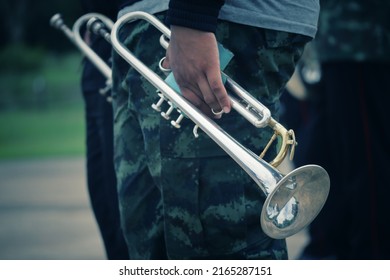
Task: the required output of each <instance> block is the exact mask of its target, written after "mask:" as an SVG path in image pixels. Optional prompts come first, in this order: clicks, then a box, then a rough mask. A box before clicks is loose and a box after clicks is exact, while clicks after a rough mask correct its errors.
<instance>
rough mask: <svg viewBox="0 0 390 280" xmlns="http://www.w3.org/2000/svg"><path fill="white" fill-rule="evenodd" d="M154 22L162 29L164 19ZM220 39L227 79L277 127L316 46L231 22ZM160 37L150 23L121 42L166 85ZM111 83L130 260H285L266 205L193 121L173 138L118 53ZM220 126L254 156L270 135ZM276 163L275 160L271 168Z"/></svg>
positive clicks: (152, 96)
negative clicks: (290, 88)
mask: <svg viewBox="0 0 390 280" xmlns="http://www.w3.org/2000/svg"><path fill="white" fill-rule="evenodd" d="M133 2H134V1H133ZM141 2H142V1H141ZM171 2H172V1H171ZM176 2H177V1H176ZM195 2H202V3H203V4H205V5H206V6H207V5H208V4H209V2H208V1H203V0H202V1H195ZM215 2H223V1H215ZM168 13H169V11H168ZM156 16H157V17H158V18H160V19H161V20H165V18H166V13H165V12H162V13H157V14H156ZM215 35H216V39H217V41H218V42H220V43H221V44H222V45H223V46H224V47H225V48H227V49H229V50H230V51H232V52H233V53H234V58H233V59H232V61H231V62H230V63H229V64H228V66H227V67H226V69H225V70H224V72H225V73H226V74H228V75H229V76H231V77H233V78H234V80H235V81H236V82H238V83H239V84H241V85H242V86H243V87H244V88H245V89H246V90H248V91H249V92H250V93H251V94H252V95H253V96H254V97H256V98H257V99H260V100H261V102H262V103H263V104H264V105H266V106H267V107H268V108H270V110H271V112H272V113H273V116H274V117H275V118H277V115H278V107H279V97H280V92H281V88H282V87H283V86H284V85H285V84H286V83H287V81H288V79H289V77H290V76H291V75H292V73H293V71H294V68H295V64H296V62H297V61H298V59H299V57H300V56H301V54H302V50H303V48H304V45H305V44H306V43H307V42H308V41H309V40H310V39H311V38H310V36H306V35H302V34H296V33H290V32H280V31H276V30H271V29H265V28H258V27H252V26H248V25H243V24H238V23H233V22H229V21H224V20H221V21H219V23H218V25H217V26H216V30H215ZM160 36H161V33H160V32H158V31H157V30H156V29H155V28H154V27H151V26H150V25H149V24H147V23H146V22H144V21H136V22H132V23H129V24H127V25H125V26H124V27H122V28H121V30H120V32H119V37H120V40H121V42H123V43H124V44H125V45H126V46H127V47H128V49H129V50H131V52H132V53H133V54H135V56H136V57H138V58H139V59H140V60H141V61H143V62H144V63H145V64H146V65H148V67H150V68H151V69H152V70H153V71H155V72H156V73H159V74H161V76H163V75H164V74H163V73H161V72H159V68H158V62H159V60H160V59H161V58H162V57H164V56H165V50H164V49H163V48H161V47H160V46H159V44H158V42H159V37H160ZM232 38H234V39H233V40H232ZM171 42H172V41H171ZM113 79H114V80H113V104H114V135H115V165H116V170H117V177H118V191H119V198H120V212H121V215H122V225H123V228H124V231H125V235H126V241H127V244H128V247H129V252H130V257H131V259H165V258H168V259H287V258H288V254H287V248H286V241H285V240H284V239H280V240H276V239H272V238H270V237H268V236H266V235H265V234H264V233H263V232H262V230H261V227H260V223H259V218H260V212H261V209H262V205H263V202H264V200H265V197H264V194H263V193H262V191H261V190H260V188H259V187H258V186H257V185H256V184H255V182H254V181H253V180H252V179H251V178H250V177H249V175H248V174H246V173H245V172H244V171H243V170H242V169H241V168H240V167H239V166H238V164H237V163H236V162H235V161H234V160H233V159H231V158H230V157H229V156H228V155H227V154H226V153H225V152H224V151H223V150H222V149H221V148H220V147H219V146H218V145H217V144H216V143H214V142H213V141H212V140H211V139H210V138H209V137H208V136H207V135H206V134H205V133H202V132H201V131H199V134H200V135H199V138H196V139H195V138H194V136H193V132H192V129H193V126H194V123H192V122H191V121H190V120H189V119H184V120H183V122H182V123H181V128H180V129H176V128H174V127H172V126H171V125H170V122H167V121H166V120H165V119H163V118H161V116H160V114H159V113H157V112H155V111H154V110H153V109H152V108H151V104H153V103H156V101H157V100H158V96H157V94H156V89H155V88H154V87H153V86H151V85H150V84H149V83H148V82H147V81H146V79H145V78H143V77H142V76H140V75H139V73H137V72H136V71H135V70H134V69H132V68H130V67H129V65H128V64H127V63H126V62H125V61H124V60H122V59H121V58H120V56H119V55H118V54H115V53H114V59H113ZM209 112H210V109H209ZM215 121H216V122H217V124H218V125H220V126H221V127H222V128H223V129H224V130H225V131H226V132H228V133H229V134H230V135H232V136H233V137H234V138H236V139H237V140H238V141H239V142H241V143H242V144H243V145H244V146H246V147H248V148H249V149H251V150H253V151H261V150H262V149H263V148H264V147H265V145H266V143H267V142H268V141H269V139H270V137H271V135H272V133H273V132H272V130H271V129H269V128H266V129H261V130H259V129H256V128H255V127H253V126H252V125H251V124H249V122H247V121H246V120H245V119H244V118H243V117H241V116H240V115H238V113H236V112H234V111H231V112H230V113H229V114H224V115H223V116H222V118H220V119H215ZM275 155H276V150H275V149H274V150H271V151H270V152H268V157H269V158H268V159H271V158H273V157H274V156H275Z"/></svg>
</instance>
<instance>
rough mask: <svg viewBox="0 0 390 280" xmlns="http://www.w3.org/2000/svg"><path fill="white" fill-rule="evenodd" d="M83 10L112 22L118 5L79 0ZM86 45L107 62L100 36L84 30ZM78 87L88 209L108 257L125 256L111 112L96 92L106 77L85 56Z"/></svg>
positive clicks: (108, 54) (108, 55) (104, 98)
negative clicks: (82, 113) (82, 105)
mask: <svg viewBox="0 0 390 280" xmlns="http://www.w3.org/2000/svg"><path fill="white" fill-rule="evenodd" d="M82 7H83V10H84V13H90V12H95V13H100V14H103V15H105V16H107V17H109V18H111V20H113V21H114V22H115V20H116V17H117V12H118V7H117V4H116V2H115V1H105V0H82ZM84 38H85V40H86V42H89V45H90V47H91V48H92V49H93V50H94V51H95V52H96V53H97V54H98V55H99V56H100V57H101V58H102V59H103V60H104V61H106V62H107V63H108V64H109V63H111V51H112V48H111V45H110V44H108V43H107V42H106V41H105V40H104V39H103V38H102V37H101V36H96V35H93V34H91V33H89V32H88V31H85V34H84ZM83 63H84V65H83V72H82V77H81V88H82V93H83V97H84V101H85V115H86V134H87V135H86V145H87V183H88V191H89V197H90V201H91V205H92V209H93V212H94V215H95V218H96V221H97V224H98V226H99V230H100V233H101V236H102V239H103V243H104V248H105V252H106V256H107V258H108V259H128V257H129V256H128V252H127V246H126V243H125V240H124V237H123V233H122V229H121V225H120V218H119V206H118V193H117V188H116V184H117V180H116V176H115V169H114V163H113V115H112V114H113V111H112V104H111V103H110V102H108V100H109V99H108V98H107V97H108V96H110V92H108V93H106V95H102V94H100V92H99V91H100V90H101V89H103V88H105V87H106V78H105V77H104V76H103V75H102V74H101V72H100V71H99V70H98V69H97V68H96V67H95V65H94V64H93V63H92V62H91V61H90V60H88V59H84V62H83Z"/></svg>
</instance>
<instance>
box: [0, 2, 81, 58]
mask: <svg viewBox="0 0 390 280" xmlns="http://www.w3.org/2000/svg"><path fill="white" fill-rule="evenodd" d="M0 7H1V9H0V32H1V34H3V36H1V38H0V47H4V46H5V45H8V44H24V45H29V46H34V47H43V48H45V49H50V50H58V51H63V50H70V49H73V46H71V44H70V43H69V42H68V40H67V39H66V38H65V37H64V36H63V35H62V34H60V33H59V32H58V31H57V30H55V29H54V28H52V27H51V26H50V24H49V21H50V18H51V17H52V16H53V15H54V14H55V13H61V14H62V15H63V17H64V20H65V21H66V22H67V23H68V24H69V25H72V24H73V22H74V21H75V20H76V19H77V18H78V17H79V16H81V4H80V1H78V0H68V1H50V0H35V1H32V0H0Z"/></svg>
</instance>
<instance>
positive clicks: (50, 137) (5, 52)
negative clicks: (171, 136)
mask: <svg viewBox="0 0 390 280" xmlns="http://www.w3.org/2000/svg"><path fill="white" fill-rule="evenodd" d="M0 58H2V59H3V65H4V67H3V68H1V69H0V159H15V158H32V157H34V158H36V157H53V156H72V155H83V154H84V152H85V121H84V111H83V100H82V96H81V91H80V77H81V69H82V67H81V66H82V65H81V59H82V58H81V54H80V53H79V52H77V51H75V52H72V53H67V54H61V55H59V54H54V53H49V52H45V51H44V50H41V49H33V48H29V47H27V46H9V47H7V48H4V49H2V50H0Z"/></svg>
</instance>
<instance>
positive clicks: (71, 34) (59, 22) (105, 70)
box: [50, 13, 114, 102]
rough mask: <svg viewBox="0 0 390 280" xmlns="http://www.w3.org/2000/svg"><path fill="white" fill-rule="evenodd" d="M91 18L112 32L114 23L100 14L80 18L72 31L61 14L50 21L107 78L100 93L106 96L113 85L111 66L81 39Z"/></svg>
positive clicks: (90, 14)
mask: <svg viewBox="0 0 390 280" xmlns="http://www.w3.org/2000/svg"><path fill="white" fill-rule="evenodd" d="M91 18H97V19H99V20H100V21H101V22H103V23H104V25H105V27H106V28H108V29H109V30H111V28H112V27H113V25H114V23H113V21H112V20H111V19H109V18H108V17H106V16H104V15H102V14H98V13H89V14H85V15H83V16H81V17H80V18H78V19H77V20H76V21H75V23H74V24H73V27H72V30H71V29H70V28H69V27H67V26H66V24H65V23H64V21H63V19H62V16H61V15H60V14H55V15H53V16H52V17H51V19H50V25H51V26H53V27H55V28H57V29H59V30H61V31H62V32H63V33H64V34H65V35H66V37H68V39H69V40H70V41H71V42H72V43H73V44H74V45H75V46H76V47H77V48H79V50H80V51H81V52H82V53H83V54H84V55H85V56H86V57H87V59H89V60H90V61H91V62H92V63H93V64H94V65H95V67H96V68H97V69H98V70H99V71H100V72H101V74H102V75H103V76H104V77H105V78H106V86H105V87H104V88H103V89H101V90H100V91H99V92H100V94H101V95H104V96H106V95H107V94H108V93H109V92H110V90H111V85H112V80H111V76H112V71H111V68H110V66H108V65H107V63H106V62H104V60H103V59H102V58H101V57H100V56H99V55H98V54H96V53H95V52H94V51H93V50H92V49H91V48H90V47H89V46H88V44H87V43H86V42H85V40H84V39H83V38H81V34H80V32H81V28H82V26H83V25H86V24H87V22H88V20H89V19H91ZM106 98H107V101H108V102H111V101H112V99H111V97H110V96H107V97H106Z"/></svg>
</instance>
